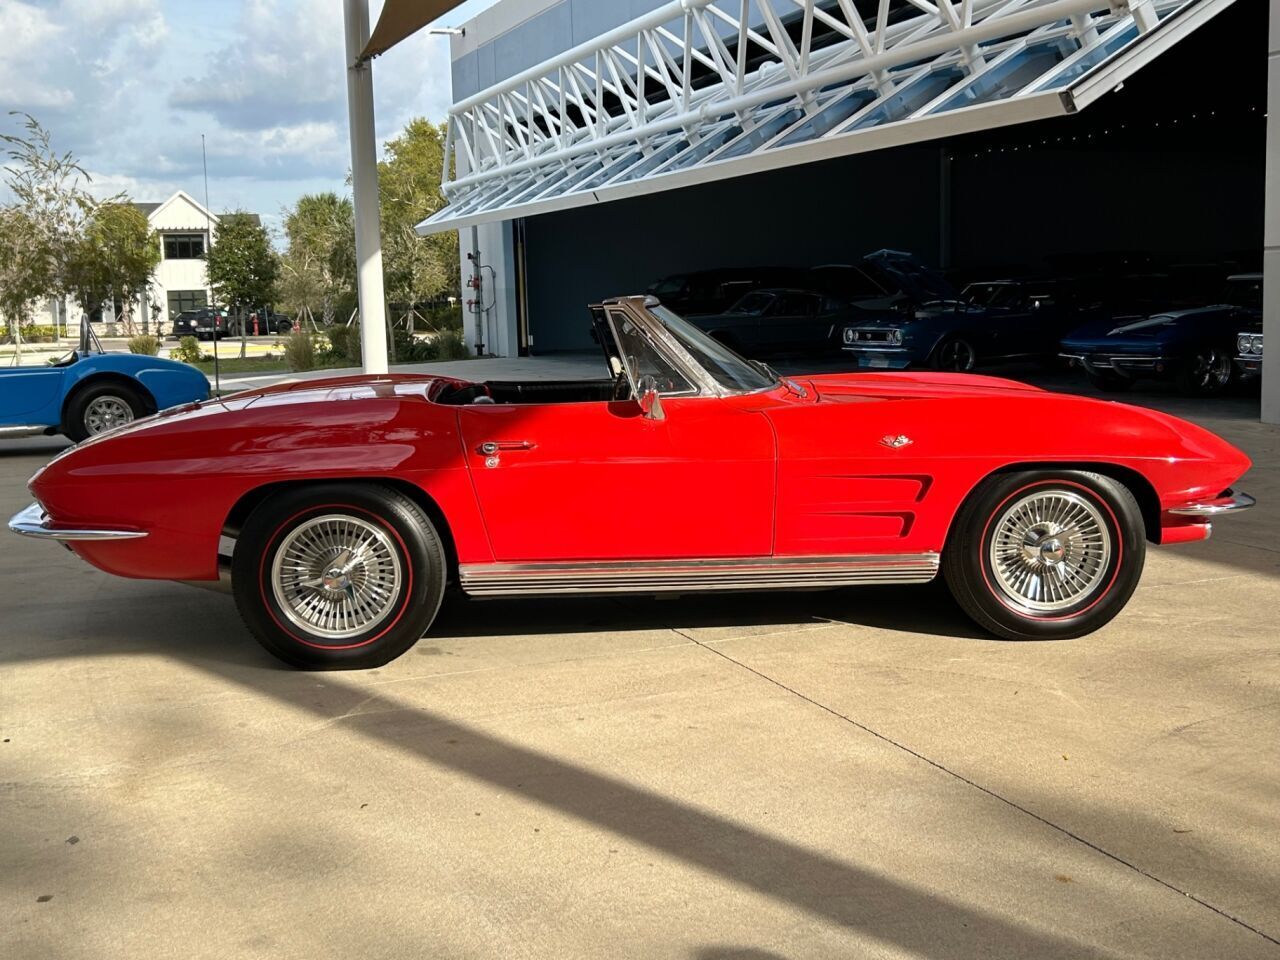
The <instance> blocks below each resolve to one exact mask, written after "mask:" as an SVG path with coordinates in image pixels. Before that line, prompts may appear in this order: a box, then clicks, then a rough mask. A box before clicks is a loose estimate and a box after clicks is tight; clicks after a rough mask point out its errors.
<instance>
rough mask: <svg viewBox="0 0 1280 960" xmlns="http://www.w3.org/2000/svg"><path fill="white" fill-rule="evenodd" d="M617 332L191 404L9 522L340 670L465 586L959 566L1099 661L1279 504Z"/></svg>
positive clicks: (636, 312) (54, 477)
mask: <svg viewBox="0 0 1280 960" xmlns="http://www.w3.org/2000/svg"><path fill="white" fill-rule="evenodd" d="M591 313H592V325H593V329H595V331H596V337H597V342H598V343H600V344H601V345H602V347H603V348H604V353H605V360H606V363H607V366H606V368H605V370H604V371H603V372H604V374H605V375H604V376H602V377H601V378H600V379H599V380H593V381H581V382H562V383H554V382H553V383H548V382H539V381H532V382H501V381H482V380H463V379H458V378H455V377H447V376H441V375H406V374H397V375H390V376H358V377H345V378H334V379H329V380H323V381H310V382H300V383H292V384H282V385H279V386H276V387H272V388H268V389H261V390H256V391H251V392H246V393H241V394H237V395H235V396H232V397H229V398H223V399H222V400H220V401H218V402H216V403H204V404H191V405H189V406H186V407H182V408H179V409H177V410H172V411H166V412H164V413H161V414H159V415H157V416H154V417H151V418H149V419H146V420H140V421H137V422H135V423H133V424H130V425H127V426H124V427H120V428H118V429H116V430H113V431H111V432H109V433H105V434H102V435H101V436H98V437H96V438H93V439H91V440H89V441H88V442H86V443H84V444H82V445H81V446H79V447H77V448H75V449H73V450H72V451H71V452H69V453H64V454H62V455H60V456H58V457H56V458H54V459H53V460H52V461H50V462H49V464H48V465H47V466H45V467H44V468H43V469H41V470H40V471H39V472H38V473H37V474H36V475H35V476H34V477H33V478H32V479H31V482H30V488H31V492H32V494H33V495H34V497H35V503H33V504H32V505H31V506H30V507H28V508H27V509H25V510H23V511H22V512H21V513H19V514H18V515H17V516H15V517H14V518H13V519H12V520H11V521H10V523H9V525H10V527H11V528H12V529H13V530H14V531H15V532H17V533H19V534H23V535H26V536H31V537H38V538H42V539H47V540H54V541H61V542H63V543H65V544H67V545H68V546H70V548H71V549H72V551H73V552H75V553H76V554H78V555H79V556H80V557H81V558H82V559H84V560H86V561H88V562H89V563H91V564H93V565H94V566H96V567H98V568H100V569H102V570H105V571H107V572H109V573H114V574H118V575H121V576H126V577H137V578H151V579H165V580H180V581H193V582H203V583H207V584H216V583H219V582H221V578H222V577H223V576H224V575H225V576H226V577H227V582H228V585H229V588H230V590H231V591H232V592H233V593H234V595H235V599H236V603H237V605H238V607H239V610H240V612H241V614H242V616H243V618H244V621H245V623H246V624H247V625H248V627H249V629H250V631H251V632H252V633H253V634H254V636H256V637H257V639H258V640H259V641H260V642H261V643H262V644H263V645H264V646H265V647H266V648H267V649H268V650H269V651H271V652H272V653H273V654H274V655H276V656H277V657H279V658H280V659H282V660H284V661H285V662H287V663H291V664H293V665H295V666H299V667H304V668H312V669H322V668H352V667H370V666H375V665H378V664H382V663H386V662H387V661H388V660H390V659H392V658H393V657H396V656H399V655H400V654H402V653H404V652H405V651H406V650H407V649H409V647H411V646H412V645H413V644H414V643H416V642H417V641H418V639H419V638H420V637H421V636H422V635H423V634H424V633H425V632H426V631H427V630H428V629H429V628H430V626H431V623H432V621H433V620H434V619H435V616H436V613H437V611H438V610H439V607H440V603H441V600H442V598H443V596H444V593H445V587H446V585H447V584H450V583H453V584H456V585H457V586H458V587H459V588H460V589H461V590H462V591H463V592H464V593H466V594H469V595H471V596H473V597H525V596H531V595H555V596H560V597H569V596H576V595H582V594H606V595H613V594H618V593H636V594H642V595H653V594H663V593H666V594H671V593H696V592H700V591H710V590H775V589H781V590H791V589H811V588H822V587H842V586H851V585H856V584H871V583H876V584H885V583H902V584H907V583H925V582H927V581H930V580H932V579H934V577H935V576H937V574H938V573H939V572H941V573H942V575H943V576H944V577H945V579H946V582H947V584H948V586H949V587H950V588H951V591H952V593H953V594H954V596H955V597H956V600H957V601H958V603H959V605H960V606H961V608H963V610H964V611H965V612H966V613H967V614H968V615H969V616H970V617H972V618H973V619H974V620H975V621H976V622H977V623H978V624H980V625H981V626H982V627H983V628H985V629H987V630H989V631H991V632H992V633H994V634H996V635H998V636H1002V637H1006V638H1010V639H1022V640H1031V639H1041V640H1044V639H1054V638H1065V637H1075V636H1080V635H1082V634H1084V633H1088V632H1089V631H1092V630H1095V629H1097V628H1098V627H1100V626H1102V625H1103V624H1105V623H1107V622H1108V621H1109V620H1111V619H1112V618H1113V617H1114V616H1116V614H1118V613H1119V612H1120V610H1121V609H1122V608H1123V607H1124V606H1125V604H1126V603H1127V602H1128V599H1129V597H1130V596H1131V594H1132V593H1133V591H1134V589H1135V588H1136V587H1137V584H1138V580H1139V577H1140V575H1141V573H1142V566H1143V559H1144V557H1145V551H1146V549H1147V543H1148V542H1152V543H1157V544H1172V543H1182V542H1187V541H1195V540H1203V539H1205V538H1206V537H1207V536H1208V535H1209V523H1210V521H1211V520H1212V519H1213V518H1215V517H1217V516H1220V515H1226V514H1228V513H1231V512H1234V511H1238V510H1241V509H1244V508H1246V507H1248V506H1250V505H1251V504H1252V502H1253V501H1252V500H1251V498H1249V497H1248V496H1247V495H1245V494H1243V493H1239V492H1237V491H1235V490H1233V489H1232V484H1234V483H1236V482H1237V480H1238V479H1239V478H1240V476H1241V475H1242V474H1243V473H1244V472H1245V471H1246V470H1248V469H1249V466H1250V463H1249V459H1248V457H1246V456H1245V455H1244V454H1243V453H1241V452H1240V451H1239V450H1237V449H1236V448H1235V447H1233V446H1231V445H1230V444H1228V443H1227V442H1226V441H1224V440H1222V439H1220V438H1218V437H1216V436H1214V435H1213V434H1212V433H1210V432H1208V431H1207V430H1204V429H1202V428H1200V427H1197V426H1195V425H1193V424H1190V423H1187V422H1185V421H1182V420H1178V419H1176V418H1174V417H1171V416H1168V415H1166V414H1162V413H1158V412H1156V411H1154V410H1148V409H1141V408H1138V407H1131V406H1126V405H1124V404H1119V403H1112V402H1105V401H1101V400H1096V399H1090V398H1084V397H1075V396H1065V395H1060V394H1054V393H1050V392H1047V391H1044V390H1040V389H1037V388H1035V387H1031V386H1026V385H1024V384H1020V383H1014V382H1012V381H1009V380H1000V379H995V378H990V377H981V376H974V375H966V374H946V373H841V374H824V375H813V376H804V377H797V378H795V379H788V378H780V377H778V376H777V375H776V374H774V373H773V372H772V371H771V370H770V369H769V368H768V367H767V366H765V365H764V364H761V363H759V362H753V361H749V360H745V359H743V358H742V357H741V356H739V355H738V354H736V353H734V352H733V351H732V350H730V349H728V348H727V347H725V346H724V345H723V344H721V343H719V342H718V341H716V340H714V339H713V338H711V337H710V336H709V335H707V334H706V333H705V332H704V331H702V330H700V329H698V328H697V327H695V326H694V325H692V324H690V323H688V322H687V321H685V320H683V319H682V318H681V317H679V316H678V315H676V314H675V313H674V312H672V311H671V310H669V309H667V308H665V307H663V306H662V305H661V304H659V303H658V302H657V301H656V300H653V299H646V298H642V297H628V298H622V299H617V300H608V301H605V302H603V303H600V304H597V305H595V306H593V307H592V308H591ZM477 366H479V364H477ZM983 425H989V427H990V428H989V429H985V430H984V429H981V427H982V426H983ZM1047 427H1049V428H1047ZM894 602H895V603H896V602H898V601H897V600H896V599H895V601H894ZM50 615H51V616H56V615H57V612H56V611H51V614H50ZM138 615H139V616H142V615H143V614H142V613H139V614H138Z"/></svg>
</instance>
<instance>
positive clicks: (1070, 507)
mask: <svg viewBox="0 0 1280 960" xmlns="http://www.w3.org/2000/svg"><path fill="white" fill-rule="evenodd" d="M994 530H995V532H994V535H993V536H992V538H991V546H990V547H989V554H988V556H989V560H990V565H991V571H992V573H993V574H994V580H995V584H994V585H995V587H996V589H997V590H998V591H999V592H1000V593H1002V594H1004V596H1005V598H1006V599H1007V600H1008V601H1010V603H1011V604H1012V605H1013V606H1014V607H1016V608H1019V609H1021V610H1022V611H1023V612H1025V613H1028V614H1032V615H1035V614H1046V613H1057V612H1060V611H1063V610H1066V609H1068V608H1070V607H1073V606H1076V605H1077V604H1079V603H1080V602H1081V601H1083V600H1085V599H1087V598H1088V597H1089V596H1091V595H1092V594H1093V593H1095V592H1096V591H1097V590H1098V589H1099V588H1100V587H1101V586H1102V582H1103V577H1104V576H1105V575H1106V572H1107V566H1108V564H1109V563H1110V561H1111V534H1110V531H1109V529H1108V527H1107V525H1106V522H1105V521H1104V519H1103V517H1102V513H1101V511H1100V510H1099V509H1098V507H1097V506H1095V505H1094V504H1093V503H1092V502H1091V501H1090V500H1088V499H1086V498H1085V497H1083V496H1081V495H1080V494H1078V493H1075V492H1074V491H1070V490H1042V491H1039V492H1036V493H1031V494H1028V495H1027V496H1024V497H1020V498H1019V499H1017V500H1015V501H1013V502H1012V503H1010V504H1009V505H1008V506H1007V507H1006V508H1005V509H1004V511H1003V512H1002V513H1001V514H1000V515H999V516H998V517H997V518H996V520H995V524H994Z"/></svg>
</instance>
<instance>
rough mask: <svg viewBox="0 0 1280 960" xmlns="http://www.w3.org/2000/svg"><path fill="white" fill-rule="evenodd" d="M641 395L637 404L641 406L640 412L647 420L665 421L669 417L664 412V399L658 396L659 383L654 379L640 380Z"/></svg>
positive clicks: (643, 378)
mask: <svg viewBox="0 0 1280 960" xmlns="http://www.w3.org/2000/svg"><path fill="white" fill-rule="evenodd" d="M639 392H640V395H639V396H638V397H636V402H637V403H639V404H640V412H641V413H642V414H644V417H645V419H646V420H665V419H667V415H666V414H665V413H663V411H662V398H661V397H659V396H658V381H657V380H655V379H654V378H653V377H641V378H640V391H639Z"/></svg>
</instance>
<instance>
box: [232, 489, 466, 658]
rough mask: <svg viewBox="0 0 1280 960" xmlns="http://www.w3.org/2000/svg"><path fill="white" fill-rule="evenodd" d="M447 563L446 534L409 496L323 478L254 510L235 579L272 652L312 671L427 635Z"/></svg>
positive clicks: (245, 612) (252, 625)
mask: <svg viewBox="0 0 1280 960" xmlns="http://www.w3.org/2000/svg"><path fill="white" fill-rule="evenodd" d="M446 569H447V568H446V561H445V554H444V549H443V547H442V545H441V541H440V536H439V534H438V533H437V532H436V529H435V527H434V526H433V524H432V523H431V520H430V519H429V518H428V517H427V516H426V515H425V514H424V513H423V511H422V509H421V508H420V507H419V506H418V505H417V504H416V503H414V502H413V501H412V500H410V499H409V498H408V497H406V496H404V495H403V494H401V493H399V492H398V491H396V490H393V489H391V488H389V487H386V486H382V485H381V484H354V483H353V484H345V483H344V484H323V485H319V486H309V487H301V488H298V489H294V490H287V491H285V492H282V493H279V494H276V495H275V496H273V497H271V498H270V499H268V500H267V501H265V502H264V503H262V504H261V505H259V506H258V507H257V508H256V509H255V510H254V511H253V513H252V514H251V515H250V516H249V519H248V520H247V521H246V523H245V524H244V528H243V530H242V531H241V534H240V537H239V539H238V540H237V542H236V548H235V553H234V556H233V557H232V571H231V580H232V589H233V591H234V593H235V597H236V605H237V607H238V608H239V610H240V615H241V616H242V617H243V618H244V621H245V623H246V624H247V625H248V627H249V629H250V630H251V631H252V632H253V634H254V636H255V637H256V638H257V639H258V641H259V642H260V643H261V644H262V645H263V646H264V647H266V649H267V650H268V651H270V652H271V653H272V654H274V655H275V656H276V657H278V658H280V659H281V660H283V661H284V662H285V663H288V664H291V665H292V666H295V667H301V668H302V669H306V670H335V669H336V670H351V669H360V668H365V667H376V666H381V665H382V664H384V663H387V662H388V661H390V660H393V659H395V658H396V657H398V656H400V654H402V653H404V652H405V651H406V650H408V649H409V648H410V647H412V646H413V645H414V644H415V643H417V642H418V640H419V638H421V636H422V635H423V634H424V633H426V631H427V628H428V627H430V625H431V622H432V621H433V620H434V619H435V616H436V613H437V611H438V610H439V609H440V601H441V598H442V597H443V595H444V587H445V580H446Z"/></svg>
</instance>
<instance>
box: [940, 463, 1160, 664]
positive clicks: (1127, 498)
mask: <svg viewBox="0 0 1280 960" xmlns="http://www.w3.org/2000/svg"><path fill="white" fill-rule="evenodd" d="M1145 557H1146V537H1145V527H1144V526H1143V520H1142V511H1141V510H1140V509H1139V507H1138V503H1137V501H1136V500H1135V499H1134V496H1133V494H1132V493H1131V492H1130V491H1129V489H1128V488H1127V487H1125V486H1124V485H1123V484H1121V483H1119V482H1118V481H1116V480H1113V479H1112V478H1110V477H1105V476H1102V475H1100V474H1096V473H1089V472H1085V471H1075V470H1063V471H1028V472H1021V473H1009V474H1000V475H997V476H995V477H992V478H990V479H988V480H987V481H986V482H984V483H983V484H982V486H980V487H979V488H978V489H977V490H976V491H975V492H974V493H973V494H972V495H971V496H970V497H969V499H968V500H967V501H965V504H964V506H963V507H961V509H960V512H959V513H958V514H957V516H956V518H955V521H954V525H953V528H952V531H951V535H950V537H949V538H948V540H947V546H946V549H945V550H944V552H943V555H942V570H943V575H944V576H945V578H946V581H947V585H948V586H949V587H950V588H951V592H952V594H953V595H954V596H955V598H956V600H957V602H958V603H959V604H960V606H961V608H963V609H964V611H965V613H967V614H968V615H969V616H970V617H972V618H973V620H974V621H975V622H976V623H977V624H978V625H979V626H981V627H983V628H985V629H986V630H989V631H990V632H992V633H994V634H996V635H998V636H1001V637H1005V638H1007V639H1010V640H1061V639H1067V638H1070V637H1079V636H1082V635H1084V634H1086V633H1091V632H1093V631H1094V630H1097V629H1098V628H1099V627H1101V626H1103V625H1104V624H1106V623H1107V622H1109V621H1110V620H1111V619H1112V618H1113V617H1114V616H1115V615H1116V614H1118V613H1119V612H1120V611H1121V610H1122V609H1123V608H1124V605H1125V604H1126V603H1127V602H1128V601H1129V597H1130V596H1132V594H1133V591H1134V588H1135V587H1137V585H1138V579H1139V578H1140V577H1141V575H1142V566H1143V561H1144V559H1145Z"/></svg>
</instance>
